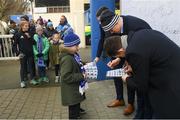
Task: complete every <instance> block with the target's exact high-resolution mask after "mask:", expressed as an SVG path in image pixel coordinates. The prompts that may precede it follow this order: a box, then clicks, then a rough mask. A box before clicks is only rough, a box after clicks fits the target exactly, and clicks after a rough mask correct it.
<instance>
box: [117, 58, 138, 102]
mask: <svg viewBox="0 0 180 120" xmlns="http://www.w3.org/2000/svg"><path fill="white" fill-rule="evenodd" d="M124 62H125V59H123V58H121V62H120V63H119V65H117V66H116V67H115V68H114V69H119V68H122V67H123V64H124ZM114 85H115V89H116V96H117V98H116V99H117V100H124V97H123V81H122V79H121V78H114ZM127 93H128V103H129V104H132V105H133V104H134V99H135V90H134V89H131V87H129V86H127Z"/></svg>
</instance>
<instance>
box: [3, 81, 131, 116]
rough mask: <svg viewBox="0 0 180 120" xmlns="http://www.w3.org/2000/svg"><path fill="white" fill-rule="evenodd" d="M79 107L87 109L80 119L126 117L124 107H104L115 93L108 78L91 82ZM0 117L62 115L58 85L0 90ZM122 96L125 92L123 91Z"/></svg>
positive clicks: (65, 111)
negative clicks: (85, 97)
mask: <svg viewBox="0 0 180 120" xmlns="http://www.w3.org/2000/svg"><path fill="white" fill-rule="evenodd" d="M86 96H87V99H86V100H85V101H84V102H83V103H82V107H83V108H84V109H86V110H87V114H85V115H83V116H82V118H84V119H129V118H132V117H133V115H131V116H128V117H126V116H124V115H123V109H124V107H117V108H107V107H106V104H107V103H108V102H109V101H110V100H112V99H113V98H114V96H115V91H114V83H113V81H111V80H108V81H101V82H92V83H90V84H89V90H88V91H87V92H86ZM0 98H1V99H0V119H66V118H68V109H67V107H64V106H62V105H61V98H60V86H58V87H36V88H25V89H23V88H19V89H9V90H0ZM125 98H127V97H126V95H125Z"/></svg>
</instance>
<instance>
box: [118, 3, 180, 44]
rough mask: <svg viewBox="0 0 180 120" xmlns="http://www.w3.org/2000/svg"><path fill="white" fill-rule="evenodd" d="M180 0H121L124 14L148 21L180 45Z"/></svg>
mask: <svg viewBox="0 0 180 120" xmlns="http://www.w3.org/2000/svg"><path fill="white" fill-rule="evenodd" d="M179 6H180V0H121V11H122V14H123V15H133V16H137V17H139V18H142V19H144V20H145V21H147V22H148V23H149V24H150V25H151V27H152V28H153V29H156V30H159V31H161V32H163V33H164V34H166V35H167V36H168V37H169V38H170V39H171V40H173V41H174V42H176V43H177V44H178V45H179V46H180V12H179V11H180V7H179Z"/></svg>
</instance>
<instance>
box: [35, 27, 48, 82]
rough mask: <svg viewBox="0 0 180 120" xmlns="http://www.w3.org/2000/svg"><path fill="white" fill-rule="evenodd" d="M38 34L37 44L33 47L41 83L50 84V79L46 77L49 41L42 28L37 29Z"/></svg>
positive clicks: (36, 37)
mask: <svg viewBox="0 0 180 120" xmlns="http://www.w3.org/2000/svg"><path fill="white" fill-rule="evenodd" d="M36 33H37V34H35V35H34V40H35V41H36V44H35V45H33V51H34V58H35V61H36V65H37V67H38V74H39V77H40V79H39V82H42V81H44V82H47V83H48V82H49V79H48V78H47V76H46V61H47V59H48V51H49V41H48V39H47V38H46V37H45V36H44V35H43V28H42V27H41V26H37V27H36Z"/></svg>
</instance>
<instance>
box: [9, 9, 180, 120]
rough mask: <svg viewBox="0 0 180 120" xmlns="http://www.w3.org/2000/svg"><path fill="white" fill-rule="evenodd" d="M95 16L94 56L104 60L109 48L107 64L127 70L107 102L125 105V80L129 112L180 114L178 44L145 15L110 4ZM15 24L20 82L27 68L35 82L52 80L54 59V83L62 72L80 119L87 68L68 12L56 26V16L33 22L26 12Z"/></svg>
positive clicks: (73, 115) (67, 97)
mask: <svg viewBox="0 0 180 120" xmlns="http://www.w3.org/2000/svg"><path fill="white" fill-rule="evenodd" d="M96 17H97V20H98V21H99V28H100V31H101V37H100V40H99V44H98V50H97V55H96V58H95V59H94V61H95V62H98V61H99V60H100V59H101V57H100V56H101V54H102V51H103V49H104V50H105V51H106V54H107V55H108V56H109V57H111V58H112V60H111V61H110V62H109V63H108V64H107V66H108V67H110V68H111V69H118V68H123V69H124V70H125V73H126V74H125V75H123V76H122V77H121V78H117V77H116V78H114V83H115V89H116V90H115V91H116V95H117V97H116V99H115V100H113V101H112V102H110V103H109V104H108V105H107V107H117V106H124V105H125V101H124V97H123V82H126V83H127V95H128V105H127V106H126V107H125V109H124V115H130V114H132V113H133V112H134V111H136V114H135V116H134V118H135V119H159V118H161V119H162V118H180V114H179V111H180V94H179V93H180V87H179V85H180V81H179V78H178V70H179V69H180V63H179V61H180V48H179V46H178V45H176V44H175V43H174V42H172V41H171V40H170V39H169V38H168V37H167V36H165V35H164V34H163V33H161V32H159V31H156V30H153V28H151V26H150V25H149V24H148V23H147V22H146V21H144V20H142V19H140V18H137V17H134V16H128V15H127V16H125V15H121V16H119V15H116V14H115V13H114V12H113V11H111V10H109V9H108V8H107V7H101V8H100V9H99V10H98V11H97V14H96ZM11 23H12V24H11V25H12V29H11V30H10V32H11V33H12V34H14V37H13V39H14V42H13V51H14V52H15V53H16V55H17V56H19V58H20V66H21V67H20V76H21V84H20V85H21V87H25V86H26V82H27V79H28V77H27V73H28V72H29V73H30V83H31V84H33V85H36V84H39V83H41V82H49V79H48V77H47V75H46V68H47V67H48V66H49V63H51V65H52V66H54V68H55V82H59V79H60V76H61V96H62V97H61V98H62V104H63V105H65V106H68V108H69V118H70V119H79V118H80V115H81V113H85V110H84V109H82V108H81V107H80V103H81V102H82V101H83V100H84V99H85V94H84V93H83V94H81V93H80V92H79V88H80V87H82V86H84V85H85V83H86V73H85V71H84V68H83V63H82V60H81V58H80V55H79V54H78V50H79V44H80V38H79V36H78V35H76V34H75V33H74V31H73V29H72V27H71V26H70V24H68V22H67V19H66V17H65V16H61V19H60V24H59V25H58V26H57V27H56V28H54V27H53V23H52V21H50V20H48V21H47V22H44V20H43V19H42V18H41V17H40V18H39V19H38V20H37V21H36V24H34V22H33V21H29V18H28V17H27V16H22V17H21V22H20V25H19V28H18V29H16V27H15V24H14V22H13V21H11ZM123 35H127V40H126V43H127V44H124V43H123V42H122V40H121V36H123ZM36 68H37V70H38V76H39V79H38V80H36V79H35V76H36ZM59 75H60V76H59ZM135 95H136V96H137V108H136V109H135V105H134V104H135Z"/></svg>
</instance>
